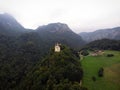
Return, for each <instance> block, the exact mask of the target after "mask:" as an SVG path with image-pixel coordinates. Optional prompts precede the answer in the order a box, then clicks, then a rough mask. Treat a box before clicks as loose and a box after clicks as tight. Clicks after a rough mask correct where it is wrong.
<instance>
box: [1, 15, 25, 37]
mask: <svg viewBox="0 0 120 90" xmlns="http://www.w3.org/2000/svg"><path fill="white" fill-rule="evenodd" d="M24 31H26V30H25V28H24V27H23V26H22V25H21V24H19V23H18V22H17V20H16V19H14V17H12V16H11V15H9V14H7V13H4V14H0V34H5V35H6V34H7V35H8V36H14V35H18V34H20V33H22V32H24Z"/></svg>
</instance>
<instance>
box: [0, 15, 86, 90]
mask: <svg viewBox="0 0 120 90" xmlns="http://www.w3.org/2000/svg"><path fill="white" fill-rule="evenodd" d="M57 42H59V43H61V44H66V45H68V46H71V47H72V48H73V49H78V48H80V47H81V46H82V45H84V43H85V42H84V41H83V40H82V39H81V37H80V36H79V35H77V34H75V33H74V32H73V31H72V30H71V29H70V28H69V27H68V26H67V25H66V24H62V23H52V24H49V25H45V26H41V27H38V28H37V29H36V30H31V29H25V28H24V27H23V26H21V25H20V24H19V23H18V22H17V21H16V20H15V19H14V18H13V17H12V16H11V15H9V14H6V13H5V14H0V86H1V87H0V90H18V89H17V88H18V87H19V85H20V84H21V82H22V80H23V79H24V78H25V77H26V75H27V74H28V73H29V72H30V71H31V70H32V69H33V68H34V67H35V65H36V64H38V63H41V61H42V58H44V57H45V56H46V55H47V54H49V50H50V48H51V47H52V46H54V45H55V43H57ZM20 90H22V89H20Z"/></svg>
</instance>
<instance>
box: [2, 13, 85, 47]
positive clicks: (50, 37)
mask: <svg viewBox="0 0 120 90" xmlns="http://www.w3.org/2000/svg"><path fill="white" fill-rule="evenodd" d="M35 33H36V35H35ZM0 34H4V35H7V36H16V37H17V39H18V41H17V42H19V40H20V41H21V40H23V41H22V42H24V41H26V40H29V39H32V40H33V41H34V39H35V41H37V40H38V42H39V44H41V43H43V41H44V43H48V44H50V45H53V44H55V43H56V42H60V43H63V44H67V45H70V46H71V47H74V48H79V47H80V46H82V45H84V44H85V42H84V41H83V40H82V38H81V37H80V36H79V35H78V34H76V33H74V32H73V31H72V30H71V29H70V28H69V27H68V25H67V24H63V23H51V24H48V25H44V26H39V27H38V28H37V29H36V30H31V29H25V28H24V27H23V26H22V25H20V24H19V23H18V22H17V21H16V20H15V19H14V17H12V16H11V15H9V14H7V13H5V14H0ZM30 35H31V37H30ZM22 36H23V37H22ZM25 37H26V38H25ZM19 38H22V39H19ZM23 38H24V39H23ZM38 38H39V39H38ZM36 39H37V40H36ZM76 43H78V44H77V45H76Z"/></svg>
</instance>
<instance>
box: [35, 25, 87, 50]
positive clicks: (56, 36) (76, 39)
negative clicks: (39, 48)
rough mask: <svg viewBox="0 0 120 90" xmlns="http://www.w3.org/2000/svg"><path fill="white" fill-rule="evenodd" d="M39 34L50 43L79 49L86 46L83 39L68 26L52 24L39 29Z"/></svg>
mask: <svg viewBox="0 0 120 90" xmlns="http://www.w3.org/2000/svg"><path fill="white" fill-rule="evenodd" d="M36 32H37V33H39V34H40V36H41V38H42V39H44V40H45V41H48V42H49V43H56V42H60V43H64V44H67V45H69V46H71V47H74V48H79V47H81V46H83V45H84V44H85V42H84V41H83V40H82V38H81V37H80V36H79V35H77V34H76V33H74V32H73V31H72V30H71V29H70V28H69V27H68V26H67V25H66V24H62V23H51V24H48V25H45V26H41V27H39V28H37V30H36Z"/></svg>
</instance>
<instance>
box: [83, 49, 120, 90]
mask: <svg viewBox="0 0 120 90" xmlns="http://www.w3.org/2000/svg"><path fill="white" fill-rule="evenodd" d="M107 54H114V56H113V57H107ZM81 63H82V67H83V70H84V77H83V86H85V87H87V88H88V90H120V70H119V69H120V52H118V51H105V53H104V54H103V55H101V56H86V57H84V59H83V60H82V61H81ZM101 67H103V68H104V76H103V77H98V70H99V68H101ZM92 77H95V78H96V81H93V80H92Z"/></svg>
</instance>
